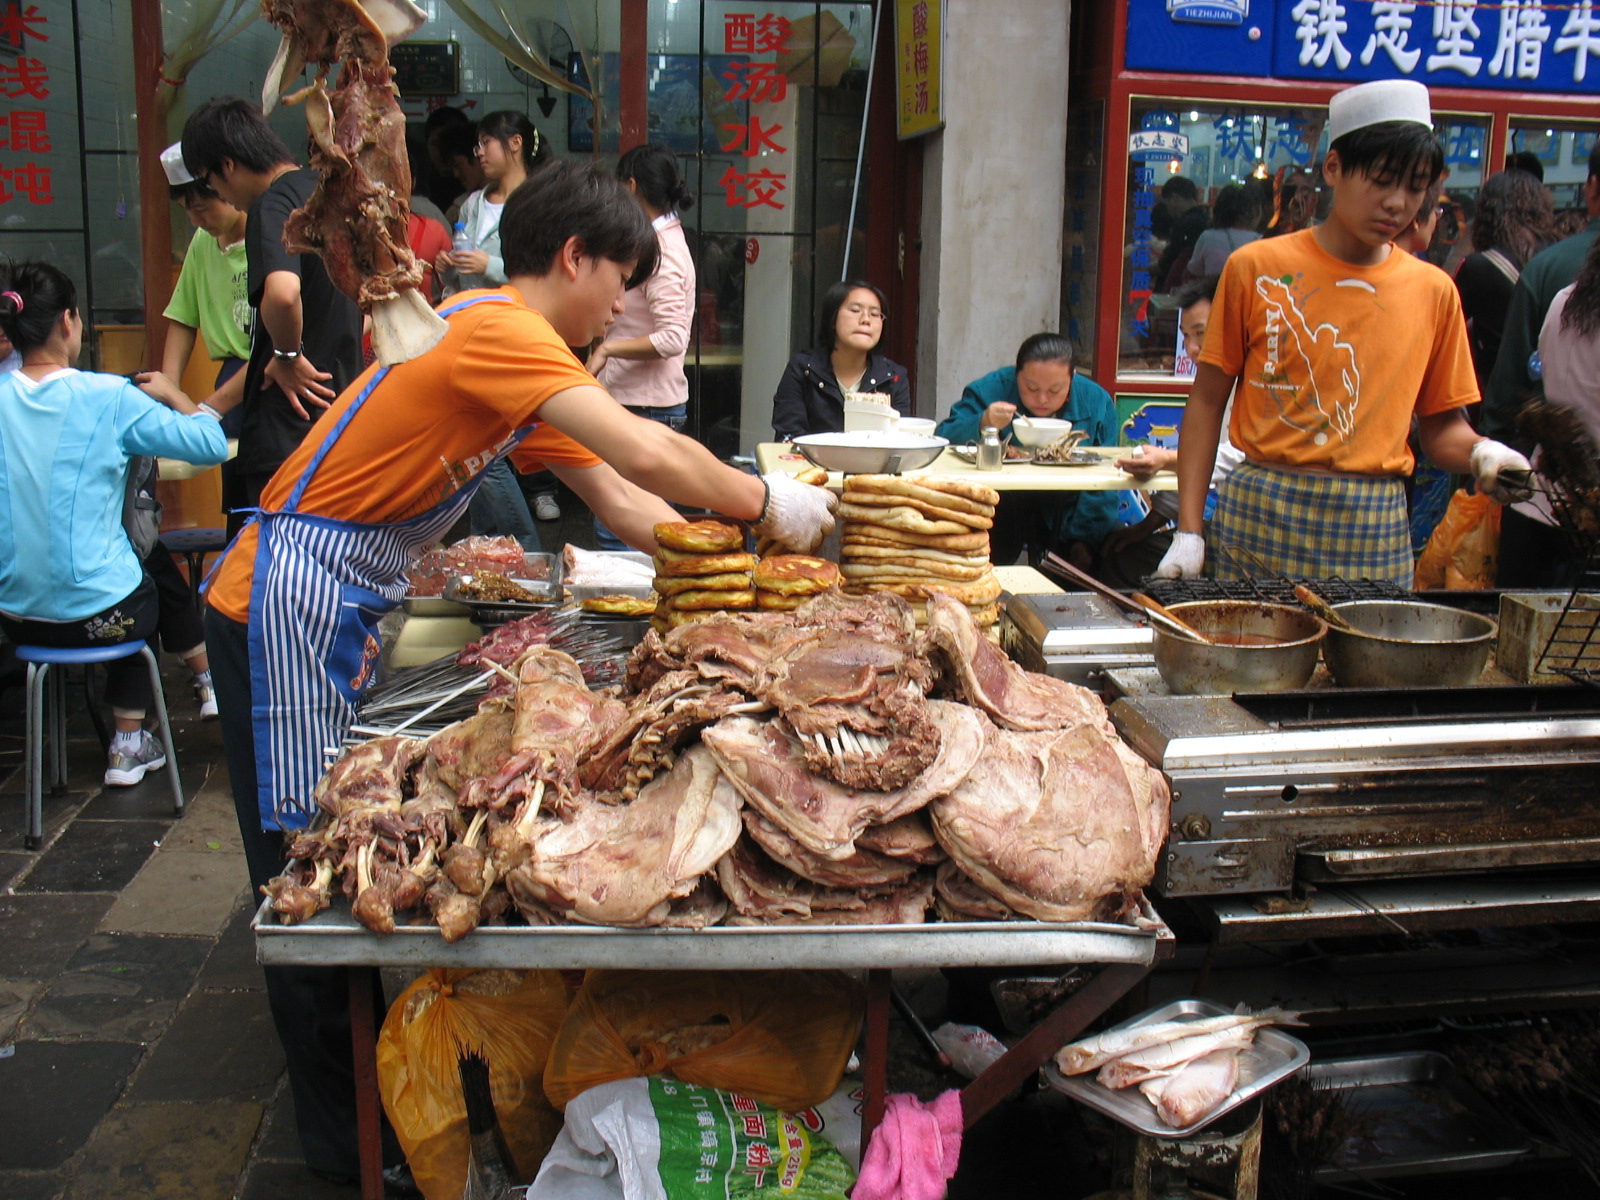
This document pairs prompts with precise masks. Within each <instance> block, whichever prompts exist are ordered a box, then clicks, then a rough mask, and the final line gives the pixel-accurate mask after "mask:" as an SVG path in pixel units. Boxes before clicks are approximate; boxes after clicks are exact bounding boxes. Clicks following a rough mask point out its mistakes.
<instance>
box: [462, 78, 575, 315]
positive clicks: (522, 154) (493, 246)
mask: <svg viewBox="0 0 1600 1200" xmlns="http://www.w3.org/2000/svg"><path fill="white" fill-rule="evenodd" d="M550 158H551V154H550V147H549V146H547V145H546V144H545V141H544V138H542V137H541V136H540V135H539V131H538V129H537V128H535V127H534V124H533V122H532V121H530V120H528V118H527V116H526V115H524V114H523V113H519V112H516V111H514V110H512V109H503V110H501V111H499V112H492V113H490V114H489V115H488V116H486V117H484V118H483V120H481V121H479V122H478V165H479V166H480V167H481V168H482V169H483V176H484V178H485V179H487V180H488V181H489V182H488V183H487V184H485V185H484V186H483V187H481V188H479V189H478V190H477V191H475V192H473V193H472V195H470V196H468V197H467V198H466V200H464V201H463V202H462V204H461V217H460V219H459V220H458V221H457V222H456V223H457V224H458V225H463V226H465V227H466V235H467V238H468V240H470V241H471V243H472V249H470V250H455V249H452V250H450V251H448V252H446V253H441V254H440V255H439V257H438V259H437V260H435V263H434V266H435V267H436V268H437V270H438V272H439V276H440V278H441V279H443V280H444V281H445V282H444V294H445V295H446V296H453V295H455V294H456V293H457V292H464V291H467V290H468V289H469V288H483V287H500V286H502V285H503V284H504V283H505V281H506V264H505V259H504V258H502V257H501V255H500V213H501V211H502V210H503V209H504V208H505V206H506V200H507V198H508V197H510V195H511V193H512V192H514V191H516V190H517V189H518V188H519V187H521V186H522V185H523V184H524V183H526V182H527V179H528V176H530V175H532V174H533V173H534V172H535V171H537V170H538V169H539V168H540V167H541V166H543V165H544V164H545V163H546V162H548V161H550ZM457 232H458V233H459V232H460V231H457Z"/></svg>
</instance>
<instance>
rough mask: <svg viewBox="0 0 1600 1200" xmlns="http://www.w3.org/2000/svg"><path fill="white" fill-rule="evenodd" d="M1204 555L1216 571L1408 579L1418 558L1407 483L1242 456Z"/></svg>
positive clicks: (1236, 575) (1222, 574) (1224, 575)
mask: <svg viewBox="0 0 1600 1200" xmlns="http://www.w3.org/2000/svg"><path fill="white" fill-rule="evenodd" d="M1207 557H1208V558H1209V559H1210V561H1211V564H1212V569H1213V571H1214V572H1215V574H1216V577H1217V578H1218V579H1243V578H1245V577H1247V576H1252V575H1257V576H1259V575H1270V574H1274V573H1277V574H1282V575H1290V576H1296V577H1303V578H1306V579H1331V578H1333V577H1335V576H1338V577H1339V578H1342V579H1352V580H1354V579H1370V580H1374V581H1383V580H1388V581H1391V582H1393V583H1397V584H1399V585H1400V586H1401V587H1410V586H1411V580H1412V577H1413V574H1414V569H1415V565H1416V564H1415V561H1414V560H1413V558H1412V554H1411V530H1410V525H1409V523H1408V521H1407V518H1406V495H1405V486H1404V484H1402V483H1401V481H1400V480H1398V479H1395V478H1391V477H1380V476H1357V475H1317V474H1311V473H1308V472H1304V471H1294V470H1286V469H1284V468H1281V467H1269V466H1264V465H1263V464H1261V463H1257V462H1243V463H1240V464H1239V466H1238V467H1237V468H1235V469H1234V471H1233V473H1232V474H1230V475H1229V476H1228V478H1227V480H1226V481H1224V483H1223V485H1222V488H1221V491H1220V492H1219V494H1218V498H1217V513H1216V516H1215V517H1214V518H1213V519H1212V522H1211V534H1210V537H1209V538H1208V539H1207Z"/></svg>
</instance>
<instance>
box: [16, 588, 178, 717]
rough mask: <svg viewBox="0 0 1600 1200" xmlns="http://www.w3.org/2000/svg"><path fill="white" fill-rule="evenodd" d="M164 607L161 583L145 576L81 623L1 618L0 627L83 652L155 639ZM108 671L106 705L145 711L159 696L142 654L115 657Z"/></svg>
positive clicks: (35, 642) (22, 639)
mask: <svg viewBox="0 0 1600 1200" xmlns="http://www.w3.org/2000/svg"><path fill="white" fill-rule="evenodd" d="M159 615H160V606H159V604H158V602H157V597H156V585H155V583H154V582H153V581H152V580H151V578H150V576H148V575H146V576H145V577H144V578H143V579H142V580H140V581H139V586H138V587H136V588H134V589H133V591H131V592H129V593H128V594H127V595H126V596H124V597H123V598H122V599H121V600H118V601H117V602H116V603H115V604H113V605H112V606H111V607H110V608H107V609H105V610H104V611H103V612H97V613H95V614H94V616H92V617H89V618H87V619H86V620H82V621H16V620H13V619H12V618H10V617H0V629H3V630H5V635H6V637H7V638H9V639H10V640H11V641H12V642H13V643H15V644H16V645H18V646H50V647H53V648H55V649H60V650H78V649H83V648H85V647H89V646H115V645H117V644H118V643H120V642H136V641H141V640H144V639H148V638H149V637H151V636H152V635H153V634H154V633H155V631H156V624H157V621H158V619H159ZM104 666H105V669H106V703H108V704H109V705H111V707H112V708H120V709H123V710H125V711H128V712H144V711H146V710H148V709H149V707H150V704H151V701H152V700H154V699H155V697H154V695H153V694H152V693H151V691H150V673H149V668H148V667H147V666H145V661H144V658H143V657H142V656H141V655H137V654H133V655H129V656H128V657H127V658H115V659H112V660H111V661H110V662H108V663H105V664H104Z"/></svg>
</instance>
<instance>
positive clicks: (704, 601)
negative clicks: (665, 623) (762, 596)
mask: <svg viewBox="0 0 1600 1200" xmlns="http://www.w3.org/2000/svg"><path fill="white" fill-rule="evenodd" d="M755 606H756V594H755V592H753V591H751V590H750V589H748V588H746V589H745V590H744V591H742V592H707V591H693V592H679V593H677V594H676V595H675V596H673V597H672V611H673V612H675V613H679V612H698V611H702V610H705V609H713V608H719V609H743V608H754V607H755Z"/></svg>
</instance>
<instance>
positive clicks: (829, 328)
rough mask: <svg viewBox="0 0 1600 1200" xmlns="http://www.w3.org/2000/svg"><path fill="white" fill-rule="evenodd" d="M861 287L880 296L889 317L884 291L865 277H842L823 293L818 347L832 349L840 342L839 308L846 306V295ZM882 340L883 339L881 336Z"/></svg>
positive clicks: (879, 299) (884, 313) (879, 301)
mask: <svg viewBox="0 0 1600 1200" xmlns="http://www.w3.org/2000/svg"><path fill="white" fill-rule="evenodd" d="M857 289H860V290H861V291H864V292H871V293H872V294H873V295H874V296H876V297H877V298H878V307H879V308H881V309H883V317H884V320H886V321H887V320H888V319H889V306H888V305H887V304H885V303H884V300H883V293H882V292H881V291H879V290H878V289H877V288H876V287H874V286H873V285H872V284H870V283H868V282H867V281H866V280H865V279H841V280H840V281H839V282H838V283H836V284H834V285H833V286H832V287H830V288H829V289H828V290H827V291H825V292H823V293H822V318H821V320H820V321H818V323H817V347H818V348H819V349H822V350H832V349H833V348H834V347H835V346H837V345H838V344H839V334H838V330H837V329H836V328H835V326H836V325H838V323H839V310H840V309H841V308H843V307H844V302H845V299H846V297H848V296H849V295H850V293H851V292H853V291H856V290H857ZM879 341H880V342H881V341H882V339H881V338H880V339H879Z"/></svg>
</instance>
